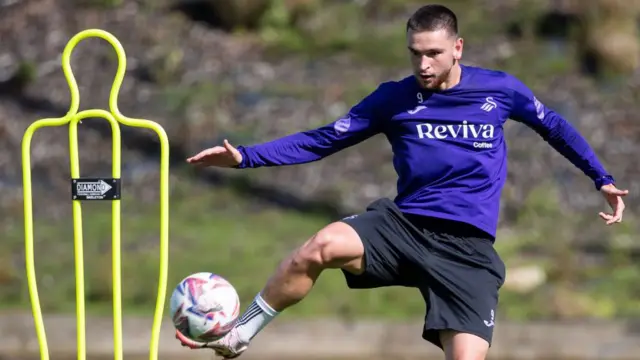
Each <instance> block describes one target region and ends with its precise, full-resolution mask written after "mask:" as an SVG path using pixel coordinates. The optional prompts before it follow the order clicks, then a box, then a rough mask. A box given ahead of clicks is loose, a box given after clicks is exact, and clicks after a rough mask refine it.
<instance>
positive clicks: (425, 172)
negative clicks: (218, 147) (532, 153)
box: [238, 66, 614, 237]
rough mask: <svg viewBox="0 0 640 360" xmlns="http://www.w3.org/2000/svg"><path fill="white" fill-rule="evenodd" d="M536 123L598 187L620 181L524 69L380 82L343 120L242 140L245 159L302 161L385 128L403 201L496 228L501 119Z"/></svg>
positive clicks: (410, 207) (412, 208) (252, 163)
mask: <svg viewBox="0 0 640 360" xmlns="http://www.w3.org/2000/svg"><path fill="white" fill-rule="evenodd" d="M508 119H512V120H515V121H518V122H522V123H524V124H526V125H527V126H529V127H530V128H532V129H533V130H535V131H536V132H537V133H538V134H540V136H542V138H543V139H544V140H545V141H547V142H548V143H549V144H550V145H551V146H552V147H553V148H554V149H556V150H557V151H558V152H560V153H561V154H562V155H563V156H565V157H566V158H567V159H568V160H569V161H571V163H573V164H574V165H575V166H577V167H578V168H579V169H580V170H582V171H583V172H584V173H585V174H586V175H587V176H589V177H590V178H591V179H592V180H593V181H594V183H595V186H596V189H600V187H601V186H602V185H604V184H610V183H613V182H614V179H613V177H611V176H610V175H609V174H607V172H606V170H605V169H604V167H603V166H602V165H601V164H600V162H599V161H598V158H597V157H596V155H595V154H594V152H593V150H592V149H591V147H590V146H589V145H588V144H587V142H586V141H585V139H584V138H583V137H582V136H581V135H580V134H579V133H578V132H577V131H576V130H575V129H574V128H573V127H572V126H571V124H570V123H568V122H567V121H566V120H565V119H563V118H562V117H561V116H560V115H558V114H557V113H555V112H554V111H553V110H551V109H549V108H547V107H545V106H544V105H543V104H542V103H540V101H538V99H536V97H535V96H534V94H533V93H532V92H531V90H530V89H529V88H527V87H526V86H525V85H524V84H523V83H522V82H521V81H519V80H518V79H517V78H516V77H514V76H512V75H510V74H507V73H505V72H501V71H495V70H488V69H483V68H478V67H471V66H462V76H461V80H460V83H459V84H458V85H456V86H454V87H452V88H450V89H447V90H442V91H430V90H425V89H422V88H420V87H419V85H418V83H417V81H416V80H415V78H414V77H413V76H408V77H406V78H404V79H402V80H400V81H389V82H384V83H382V84H380V86H379V87H378V88H377V89H376V90H375V91H374V92H373V93H371V94H369V95H368V96H367V97H365V98H364V99H363V100H362V101H361V102H360V103H358V104H356V105H355V106H354V107H353V108H351V110H350V111H349V112H348V114H346V115H345V116H344V117H342V118H341V119H338V120H336V121H335V122H332V123H330V124H327V125H325V126H322V127H320V128H317V129H314V130H308V131H304V132H300V133H296V134H292V135H288V136H285V137H282V138H280V139H276V140H273V141H270V142H266V143H262V144H257V145H252V146H239V147H238V149H239V151H240V153H241V154H242V156H243V161H242V163H241V164H240V165H239V166H238V168H257V167H261V166H281V165H294V164H303V163H308V162H312V161H317V160H320V159H322V158H324V157H326V156H329V155H331V154H334V153H336V152H337V151H339V150H342V149H344V148H347V147H349V146H352V145H355V144H357V143H359V142H361V141H363V140H366V139H368V138H369V137H371V136H373V135H376V134H379V133H383V134H385V135H386V137H387V139H388V140H389V142H390V143H391V146H392V149H393V153H394V160H393V165H394V168H395V170H396V172H397V174H398V184H397V187H398V189H397V192H398V195H397V197H396V198H395V200H394V201H395V203H396V204H397V205H398V206H399V208H400V209H401V210H402V211H403V212H406V213H412V214H418V215H426V216H431V217H436V218H444V219H449V220H455V221H461V222H464V223H468V224H471V225H473V226H475V227H477V228H479V229H481V230H483V231H485V232H487V233H489V234H490V235H492V236H494V237H495V233H496V228H497V224H498V216H499V208H500V194H501V191H502V187H503V185H504V182H505V178H506V175H507V149H506V143H505V139H504V131H503V125H504V123H505V122H506V121H507V120H508Z"/></svg>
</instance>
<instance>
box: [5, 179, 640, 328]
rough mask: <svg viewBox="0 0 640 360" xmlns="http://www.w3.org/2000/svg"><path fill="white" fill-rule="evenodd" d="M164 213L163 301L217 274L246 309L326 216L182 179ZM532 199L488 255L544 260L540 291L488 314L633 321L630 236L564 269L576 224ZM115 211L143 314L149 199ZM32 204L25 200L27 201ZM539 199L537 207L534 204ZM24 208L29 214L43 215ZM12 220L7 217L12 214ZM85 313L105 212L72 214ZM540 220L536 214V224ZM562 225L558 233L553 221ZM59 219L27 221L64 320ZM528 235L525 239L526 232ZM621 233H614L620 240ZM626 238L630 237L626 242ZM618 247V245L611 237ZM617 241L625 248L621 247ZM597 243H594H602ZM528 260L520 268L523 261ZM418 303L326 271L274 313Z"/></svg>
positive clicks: (94, 304)
mask: <svg viewBox="0 0 640 360" xmlns="http://www.w3.org/2000/svg"><path fill="white" fill-rule="evenodd" d="M172 186H173V188H172V194H171V211H170V219H171V221H170V234H171V239H170V244H171V245H170V247H171V254H170V272H169V283H168V290H169V291H168V293H167V297H168V296H170V292H171V291H172V289H173V286H175V284H177V283H178V282H179V281H180V280H181V279H182V278H183V277H184V276H186V275H188V274H190V273H193V272H199V271H211V272H215V273H218V274H221V275H223V276H224V277H226V278H227V279H229V280H230V281H231V282H232V283H233V284H234V285H235V286H236V288H237V290H238V292H239V294H240V297H241V301H242V303H243V305H245V306H246V305H247V304H248V303H249V302H250V301H251V300H252V298H253V297H254V296H255V294H256V293H257V292H258V291H259V290H260V289H261V288H262V286H263V284H264V283H265V281H266V280H267V279H268V277H269V275H270V274H271V273H272V271H273V270H274V269H275V267H276V266H277V265H278V262H279V261H280V259H281V258H282V257H283V256H285V255H286V254H288V253H289V252H290V251H291V250H293V249H294V248H295V247H296V245H298V244H300V243H301V242H302V241H304V240H305V239H307V238H308V237H309V236H310V235H312V234H313V233H314V232H315V231H317V230H318V229H320V228H321V227H322V226H324V225H325V224H326V223H328V222H330V221H332V219H329V218H326V217H322V216H318V215H309V214H303V213H299V212H295V211H288V210H283V209H280V208H275V207H273V206H269V205H267V204H261V203H260V202H259V201H257V200H256V199H253V198H252V197H251V196H250V195H249V194H239V193H237V192H234V191H231V190H227V189H222V188H217V187H211V186H206V185H204V184H198V183H195V182H194V181H193V180H190V179H188V178H186V177H185V178H181V179H180V180H174V181H173V182H172ZM545 189H546V190H540V191H534V192H533V193H532V194H531V196H530V198H529V199H528V200H527V201H526V202H525V203H524V204H523V206H522V210H521V212H520V214H519V217H518V220H517V221H516V223H515V227H514V228H513V229H512V230H513V233H512V235H511V236H501V237H500V239H499V242H498V243H497V249H498V251H499V253H500V254H501V256H502V257H503V259H504V260H505V262H506V263H507V267H508V269H507V272H508V271H509V268H510V267H511V266H516V265H517V264H518V259H522V256H523V254H524V251H525V250H526V249H528V248H531V247H532V246H538V247H540V248H542V249H543V251H544V254H545V255H544V258H543V259H540V260H537V261H535V263H537V264H538V265H540V266H542V267H543V268H544V269H545V270H546V271H547V273H548V276H549V282H548V283H547V284H546V285H544V286H543V287H541V288H538V289H536V290H534V291H533V292H531V293H525V294H518V293H514V292H510V291H509V290H508V289H505V290H503V292H502V295H501V306H500V311H501V314H502V315H503V316H506V317H508V318H510V319H520V320H526V319H533V318H549V317H564V316H568V315H567V314H566V313H565V311H567V309H566V307H562V306H560V305H554V304H555V303H554V301H557V302H559V303H560V304H562V303H564V304H566V303H567V302H569V303H571V304H574V303H575V308H573V309H569V312H570V313H573V312H574V311H577V312H578V314H579V315H581V316H594V317H605V318H607V317H620V316H637V315H639V312H638V311H637V309H638V304H639V302H638V300H637V299H638V297H637V294H638V289H639V288H638V286H637V283H638V281H637V280H638V279H640V270H638V267H637V266H636V265H635V264H633V263H632V262H630V261H629V259H628V257H627V256H626V254H625V250H624V249H625V248H624V246H626V245H625V244H626V243H628V241H627V240H628V239H633V236H632V235H631V234H633V232H634V227H633V226H628V227H626V228H622V229H621V230H619V232H617V235H616V236H615V237H614V240H613V241H611V242H610V243H611V247H610V248H611V250H609V252H608V253H607V254H605V255H606V256H607V257H606V261H604V262H603V263H601V264H596V265H589V266H576V261H577V259H578V258H579V256H580V254H579V253H576V252H575V251H572V250H571V249H572V242H571V241H570V240H571V238H572V235H571V234H572V233H574V232H575V231H576V228H577V227H578V226H579V225H580V224H579V222H577V221H574V223H572V222H571V221H569V219H568V218H567V216H566V215H563V214H562V212H561V211H559V210H558V204H557V202H554V201H553V200H552V198H553V197H554V196H553V192H549V191H548V188H547V187H545ZM124 195H125V196H124V197H125V199H126V200H123V203H122V245H123V252H122V256H123V258H122V265H123V266H122V271H123V293H122V294H123V306H124V313H125V314H139V315H150V314H152V312H153V310H154V305H155V301H156V289H157V283H158V280H157V279H158V254H159V248H158V236H159V222H158V219H159V216H158V203H157V201H146V202H145V201H135V200H133V199H131V197H130V196H129V197H127V196H126V195H127V194H126V193H125V194H124ZM36 199H37V198H36ZM545 199H546V200H545ZM43 205H44V204H38V202H37V200H36V204H35V206H36V208H37V207H38V206H43ZM18 214H19V213H18ZM83 214H84V223H83V228H84V232H83V234H84V239H85V248H84V250H85V270H86V271H85V278H86V299H87V310H88V313H90V314H109V313H110V312H111V297H112V288H111V251H110V246H111V217H110V216H111V209H110V205H109V204H108V203H100V202H87V203H84V205H83ZM543 214H546V216H543ZM559 219H560V221H561V222H562V223H563V224H564V225H563V226H564V227H563V229H564V230H562V231H558V229H559V228H558V226H557V221H559ZM0 226H2V229H3V234H4V236H3V242H2V244H1V245H0V246H1V248H0V254H1V255H0V307H2V308H4V309H9V308H10V309H16V308H18V309H23V310H27V311H28V310H29V300H28V292H27V287H26V277H25V271H24V267H23V266H24V265H23V256H24V255H23V230H22V218H21V216H20V215H15V216H9V217H6V218H4V219H3V220H2V221H1V222H0ZM71 229H72V221H71V217H70V214H63V215H62V216H61V217H60V219H58V220H57V221H52V220H47V219H40V218H37V219H36V221H35V239H36V263H37V277H38V285H39V291H40V296H41V304H42V308H43V310H44V311H45V312H49V313H52V312H57V313H60V312H68V313H72V312H74V308H75V284H74V281H75V278H74V274H75V273H74V263H73V233H72V230H71ZM534 230H535V231H534ZM625 234H626V235H625ZM630 236H631V237H630ZM616 239H618V240H616ZM625 239H627V240H625ZM603 241H606V239H603ZM529 262H530V261H529ZM423 315H424V303H423V301H422V298H421V296H420V294H419V292H418V291H417V290H415V289H408V288H380V289H372V290H357V291H348V290H347V288H346V286H345V284H344V280H343V277H342V274H341V273H340V272H339V271H335V270H333V271H327V272H325V273H324V274H323V275H322V277H321V278H320V280H319V281H318V282H317V283H316V285H315V287H314V289H313V291H312V293H311V295H310V296H309V297H307V298H306V299H305V300H304V301H303V302H301V303H300V304H298V305H297V306H295V307H293V308H291V309H289V310H288V311H287V312H286V313H284V317H296V318H297V317H324V316H346V317H356V318H357V317H372V318H373V317H375V318H387V319H419V318H421V317H422V316H423Z"/></svg>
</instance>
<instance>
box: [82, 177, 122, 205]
mask: <svg viewBox="0 0 640 360" xmlns="http://www.w3.org/2000/svg"><path fill="white" fill-rule="evenodd" d="M120 188H121V186H120V179H114V178H80V179H71V199H72V200H119V199H120Z"/></svg>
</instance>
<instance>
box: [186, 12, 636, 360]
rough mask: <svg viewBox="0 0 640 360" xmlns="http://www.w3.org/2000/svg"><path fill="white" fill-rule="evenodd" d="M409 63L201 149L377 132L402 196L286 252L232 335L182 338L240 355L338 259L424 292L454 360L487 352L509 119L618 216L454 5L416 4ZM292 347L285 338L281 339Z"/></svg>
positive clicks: (229, 159)
mask: <svg viewBox="0 0 640 360" xmlns="http://www.w3.org/2000/svg"><path fill="white" fill-rule="evenodd" d="M406 35H407V36H406V38H407V46H408V49H409V53H410V58H411V64H412V65H413V74H412V75H411V76H408V77H406V78H404V79H401V80H399V81H389V82H385V83H382V84H380V85H379V87H378V88H377V89H375V91H373V92H372V93H371V94H369V95H368V96H366V97H365V98H364V99H363V100H361V101H360V103H358V104H356V105H355V106H354V107H352V108H351V109H350V111H349V112H348V113H347V114H346V115H345V116H344V117H342V118H340V119H338V120H336V121H335V122H333V123H330V124H328V125H326V126H322V127H320V128H317V129H314V130H308V131H304V132H300V133H296V134H292V135H288V136H285V137H282V138H280V139H277V140H274V141H270V142H266V143H262V144H257V145H253V146H238V147H237V148H236V147H234V146H233V145H231V144H230V143H229V142H228V141H226V140H225V141H224V144H223V145H222V146H216V147H213V148H210V149H206V150H203V151H202V152H200V153H199V154H197V155H195V156H193V157H191V158H189V159H187V162H188V163H190V164H194V165H197V166H217V167H230V168H239V169H245V168H257V167H261V166H285V165H293V164H303V163H309V162H312V161H318V160H320V159H322V158H324V157H327V156H329V155H332V154H334V153H336V152H338V151H340V150H342V149H345V148H347V147H349V146H353V145H355V144H357V143H359V142H362V141H364V140H366V139H367V138H369V137H371V136H373V135H375V134H379V133H382V134H384V135H386V137H387V138H388V140H389V142H390V143H391V146H392V149H393V154H394V160H393V165H394V167H395V169H396V171H397V174H398V189H397V197H396V198H395V200H393V201H391V200H390V199H386V198H382V199H379V200H376V201H374V202H372V203H371V204H369V205H368V206H367V208H366V211H364V212H363V213H361V214H358V215H354V216H350V217H347V218H345V219H342V220H340V221H337V222H334V223H331V224H329V225H327V226H326V227H324V228H323V229H321V230H320V231H318V232H317V233H316V234H315V235H313V236H311V237H310V238H309V239H308V240H307V241H306V242H305V243H304V244H302V245H301V246H300V247H299V248H298V249H297V250H295V251H294V252H293V253H291V254H290V255H289V256H288V257H286V258H285V259H284V260H283V261H282V262H281V263H280V265H279V267H278V269H277V270H276V271H275V273H274V274H273V275H272V276H271V277H270V279H269V280H268V282H267V283H266V285H265V287H264V288H263V289H262V290H261V291H260V292H259V293H258V294H257V295H256V297H255V299H254V301H253V303H251V305H250V306H249V307H248V308H247V310H246V311H245V313H244V314H243V315H242V316H241V317H240V318H239V320H238V322H237V324H236V326H235V327H234V328H233V330H231V331H230V332H229V333H228V334H227V335H226V336H225V337H224V338H222V339H220V340H218V341H214V342H211V343H197V342H194V341H192V340H189V339H187V338H186V337H185V336H183V335H182V334H180V333H179V332H177V333H176V337H177V338H178V339H179V340H180V342H181V343H182V345H183V346H188V347H191V348H194V349H197V348H211V349H214V350H215V351H216V354H217V355H219V356H222V357H225V358H234V357H237V356H239V355H240V354H242V352H243V351H245V350H246V349H247V347H248V345H249V342H250V341H251V339H252V338H253V337H255V336H256V334H258V332H260V331H261V330H262V329H263V328H264V327H265V326H266V325H267V324H268V323H269V322H270V321H271V320H273V318H274V317H275V316H277V315H278V314H279V313H280V312H282V311H283V310H285V309H286V308H288V307H289V306H292V305H295V304H296V303H298V302H299V301H301V300H302V299H303V298H304V297H305V296H307V294H308V293H309V292H310V291H311V288H312V286H313V284H314V282H315V281H316V279H317V278H318V277H319V276H320V274H321V273H322V272H323V271H324V270H325V269H341V271H342V272H343V273H344V276H345V278H346V283H347V285H348V287H349V288H351V289H358V288H359V289H364V288H376V287H382V286H396V285H399V286H408V287H414V288H417V289H419V290H420V293H421V294H422V296H423V298H424V301H425V303H426V305H427V306H426V307H427V310H426V315H425V323H424V329H423V331H422V337H423V338H424V339H425V340H427V341H429V342H431V343H432V344H434V345H436V346H438V347H440V348H441V349H442V350H443V353H444V355H445V358H446V359H457V360H470V359H473V360H477V359H484V358H485V357H486V355H487V353H488V351H489V347H490V345H491V341H492V336H493V329H494V328H495V326H496V308H497V305H498V292H499V289H500V288H501V287H502V285H503V283H504V280H505V265H504V263H503V262H502V260H501V258H500V256H499V255H498V253H497V252H496V251H495V249H494V247H493V244H494V241H495V235H496V228H497V222H498V210H499V203H500V193H501V190H502V187H503V184H504V182H505V180H506V175H507V164H506V163H507V154H506V144H505V138H504V133H503V125H504V124H505V122H506V121H507V120H508V119H512V120H514V121H517V122H521V123H523V124H525V125H526V126H529V127H530V128H532V129H533V130H535V131H536V132H537V133H538V134H539V135H540V136H541V137H542V138H543V139H544V140H545V141H546V142H547V143H549V144H550V145H551V146H552V147H553V148H554V149H555V150H557V151H558V152H559V153H560V154H562V155H563V156H564V157H566V158H567V159H568V160H569V161H570V162H571V163H573V164H574V165H575V166H576V167H577V168H578V169H580V170H581V171H582V172H583V173H584V174H585V175H587V176H588V177H589V178H590V179H591V180H592V181H593V183H594V185H595V188H596V189H597V190H599V191H600V192H601V193H602V195H603V196H604V198H605V199H606V201H607V202H608V204H609V205H610V206H611V208H612V209H613V212H612V213H600V217H602V219H604V221H605V223H606V224H607V225H610V224H615V223H619V222H620V221H621V220H622V213H623V210H624V203H623V201H622V197H623V196H625V195H627V193H628V191H627V190H619V189H618V188H617V187H616V186H615V185H614V179H613V177H612V176H611V175H610V174H609V173H608V172H607V171H606V170H605V169H604V167H603V166H602V165H601V164H600V162H599V161H598V159H597V157H596V155H595V154H594V152H593V150H592V149H591V148H590V146H589V145H588V144H587V142H586V141H585V140H584V138H583V137H582V136H581V135H580V134H579V133H578V132H577V131H576V130H575V129H574V128H573V127H572V126H571V125H570V124H569V123H568V122H567V121H566V120H565V119H563V118H562V117H561V116H560V115H558V114H557V113H555V112H554V111H553V110H551V109H549V108H547V107H546V106H545V105H543V104H542V103H541V102H540V101H539V100H538V99H536V97H535V96H534V94H533V93H532V92H531V90H529V89H528V88H527V87H526V86H525V85H524V84H523V83H522V82H520V81H519V80H518V79H517V78H516V77H514V76H512V75H510V74H507V73H505V72H501V71H496V70H489V69H484V68H479V67H471V66H467V65H462V64H461V63H460V58H461V57H462V49H463V40H462V38H460V37H459V34H458V25H457V19H456V15H455V14H454V13H453V12H452V11H451V10H449V9H448V8H446V7H444V6H441V5H426V6H423V7H421V8H420V9H418V10H417V11H416V12H415V13H414V14H413V15H412V16H411V17H410V18H409V20H408V22H407V24H406ZM283 341H284V343H283V344H282V345H283V346H286V340H283Z"/></svg>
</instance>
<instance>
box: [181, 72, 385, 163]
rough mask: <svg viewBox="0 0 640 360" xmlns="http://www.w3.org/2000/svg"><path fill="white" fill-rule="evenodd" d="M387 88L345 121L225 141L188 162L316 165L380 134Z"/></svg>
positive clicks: (354, 109)
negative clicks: (241, 142) (247, 141)
mask: <svg viewBox="0 0 640 360" xmlns="http://www.w3.org/2000/svg"><path fill="white" fill-rule="evenodd" d="M388 86H389V85H387V84H386V83H385V84H382V85H380V86H379V87H378V88H377V89H376V90H375V91H374V92H372V93H371V94H369V95H368V96H366V97H365V98H364V99H362V100H361V101H360V102H359V103H358V104H356V105H355V106H353V107H352V108H351V109H350V110H349V112H348V113H347V114H346V115H345V116H344V117H342V118H340V119H338V120H336V121H334V122H332V123H329V124H326V125H324V126H321V127H319V128H316V129H312V130H307V131H303V132H298V133H295V134H291V135H287V136H284V137H281V138H279V139H275V140H272V141H269V142H264V143H260V144H255V145H250V146H238V147H237V148H236V147H233V146H232V145H231V144H230V143H228V142H227V141H226V140H225V142H224V144H223V146H216V147H213V148H209V149H205V150H203V151H201V152H200V153H199V154H197V155H195V156H193V157H191V158H189V159H187V162H189V163H191V164H196V165H200V166H218V167H236V168H239V169H242V168H258V167H265V166H284V165H296V164H304V163H309V162H313V161H318V160H320V159H323V158H325V157H327V156H329V155H332V154H334V153H336V152H338V151H340V150H343V149H345V148H348V147H350V146H353V145H356V144H358V143H360V142H362V141H364V140H366V139H368V138H370V137H372V136H373V135H376V134H378V133H380V132H381V131H382V126H383V123H384V121H385V118H386V116H385V113H386V112H385V111H384V110H385V108H386V107H385V100H386V101H388V100H387V99H388V98H389V95H390V94H389V92H390V91H389V89H388Z"/></svg>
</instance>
